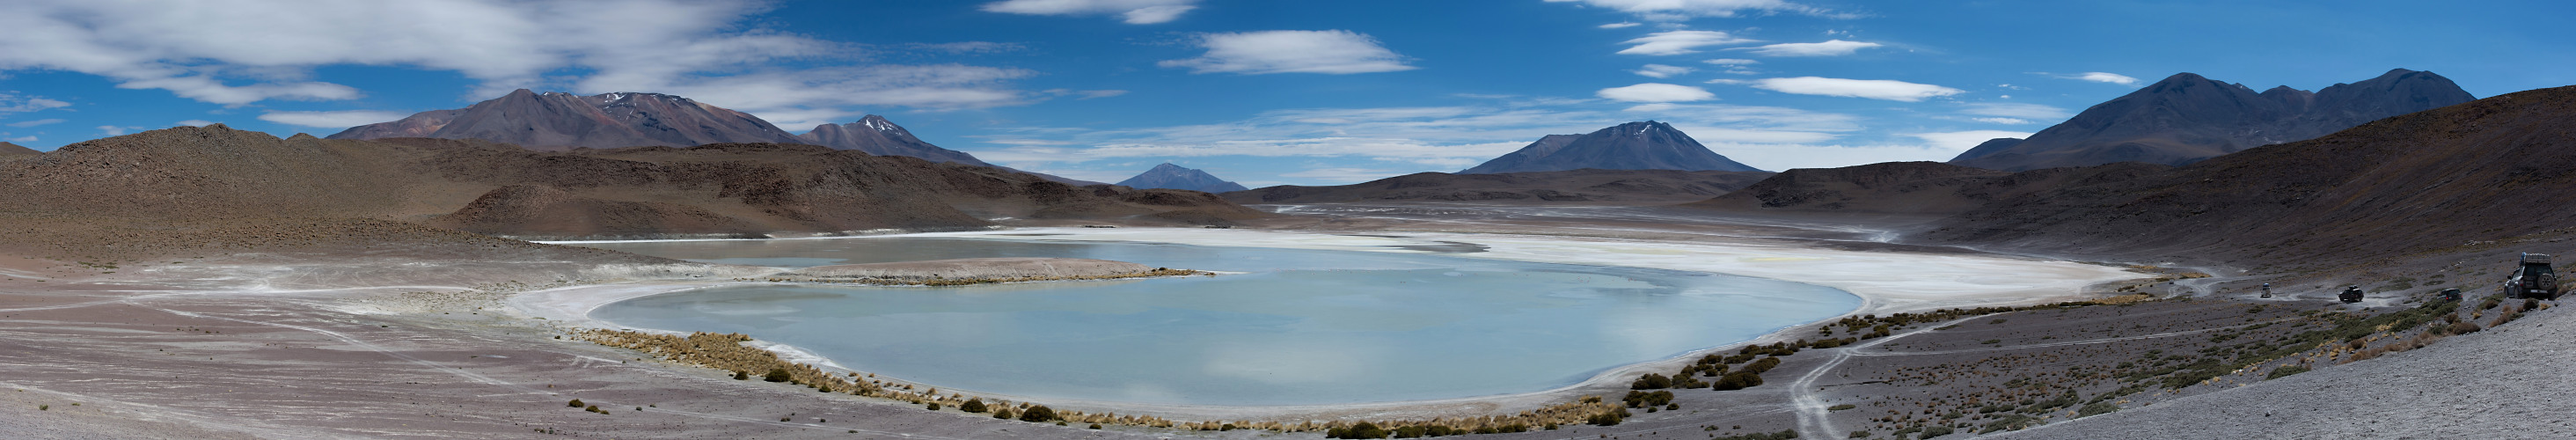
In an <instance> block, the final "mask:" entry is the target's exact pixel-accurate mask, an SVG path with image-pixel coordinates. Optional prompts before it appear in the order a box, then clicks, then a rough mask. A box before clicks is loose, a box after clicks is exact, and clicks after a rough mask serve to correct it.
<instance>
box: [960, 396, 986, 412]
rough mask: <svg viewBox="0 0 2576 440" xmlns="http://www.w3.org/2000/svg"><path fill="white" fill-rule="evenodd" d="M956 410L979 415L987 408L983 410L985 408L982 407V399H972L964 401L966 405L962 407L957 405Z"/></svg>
mask: <svg viewBox="0 0 2576 440" xmlns="http://www.w3.org/2000/svg"><path fill="white" fill-rule="evenodd" d="M957 409H958V410H959V411H965V412H970V413H981V412H984V410H986V409H988V408H985V407H984V399H982V398H974V399H966V404H964V405H957Z"/></svg>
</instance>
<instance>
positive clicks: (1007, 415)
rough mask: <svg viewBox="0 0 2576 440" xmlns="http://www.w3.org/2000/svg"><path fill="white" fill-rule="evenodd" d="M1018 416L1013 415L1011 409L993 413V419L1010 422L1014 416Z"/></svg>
mask: <svg viewBox="0 0 2576 440" xmlns="http://www.w3.org/2000/svg"><path fill="white" fill-rule="evenodd" d="M1016 415H1017V414H1011V409H1010V408H1002V409H1000V410H996V411H993V418H996V419H1002V420H1010V419H1011V417H1012V416H1016Z"/></svg>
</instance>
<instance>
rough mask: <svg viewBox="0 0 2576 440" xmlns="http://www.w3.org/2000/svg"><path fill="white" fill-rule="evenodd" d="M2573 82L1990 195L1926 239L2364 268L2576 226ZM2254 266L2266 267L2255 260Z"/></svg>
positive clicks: (2575, 96)
mask: <svg viewBox="0 0 2576 440" xmlns="http://www.w3.org/2000/svg"><path fill="white" fill-rule="evenodd" d="M2571 145H2576V86H2571V87H2559V88H2551V89H2541V90H2532V91H2525V92H2518V93H2513V94H2508V95H2503V96H2497V97H2492V98H2487V99H2482V100H2477V101H2474V102H2470V103H2467V104H2462V105H2455V106H2450V107H2444V108H2440V109H2434V110H2429V111H2424V112H2418V113H2413V114H2408V115H2404V116H2399V117H2394V118H2388V119H2383V120H2379V121H2376V122H2371V123H2368V124H2362V125H2361V126H2358V127H2353V128H2352V129H2349V130H2344V131H2342V132H2338V133H2335V134H2332V135H2328V136H2325V137H2320V138H2316V139H2311V140H2306V141H2299V142H2291V143H2285V144H2279V145H2272V146H2266V147H2260V148H2254V149H2249V150H2245V151H2242V152H2238V153H2233V154H2228V155H2225V156H2219V157H2217V158H2212V159H2210V160H2206V161H2201V162H2199V163H2194V164H2192V165H2190V166H2185V167H2182V168H2177V169H2173V170H2170V171H2166V172H2161V173H2155V174H2150V175H2145V176H2140V177H2138V178H2134V179H2127V180H2118V181H2105V182H2093V183H2089V184H2082V183H2079V184H2071V185H2066V186H2062V187H2057V188H2051V189H2047V190H2044V191H2035V192H2031V193H2028V194H2023V195H2018V196H2012V197H2006V198H1999V199H1997V200H1995V201H1994V202H1992V203H1988V204H1985V205H1984V206H1981V207H1979V208H1977V209H1973V210H1970V211H1967V212H1965V213H1962V214H1960V215H1958V216H1955V217H1953V218H1950V219H1947V220H1944V221H1943V222H1942V223H1941V224H1940V227H1939V228H1937V229H1934V230H1932V231H1930V232H1928V233H1927V234H1925V237H1926V238H1928V239H1931V240H1936V241H1943V242H1954V243H1981V244H1983V245H1987V246H2002V247H2020V248H2033V249H2049V250H2059V251H2072V252H2098V253H2130V254H2138V253H2149V254H2153V255H2190V256H2204V257H2212V258H2218V259H2247V258H2259V260H2258V261H2253V262H2246V263H2245V265H2248V266H2260V265H2265V264H2281V265H2296V264H2301V263H2305V262H2304V261H2301V260H2300V259H2302V258H2319V257H2325V258H2335V259H2368V258H2379V257H2394V256H2399V255H2404V254H2407V253H2410V252H2416V251H2421V250H2427V249H2436V248H2444V247H2450V246H2458V245H2460V244H2461V243H2466V242H2476V241H2479V240H2496V239H2502V238H2508V237H2514V236H2520V235H2525V234H2532V233H2538V232H2543V231H2551V230H2556V229H2560V228H2568V227H2571V226H2576V205H2570V204H2567V203H2562V202H2563V200H2564V199H2565V194H2570V193H2576V149H2571V148H2568V147H2569V146H2571ZM2254 263H2263V264H2254Z"/></svg>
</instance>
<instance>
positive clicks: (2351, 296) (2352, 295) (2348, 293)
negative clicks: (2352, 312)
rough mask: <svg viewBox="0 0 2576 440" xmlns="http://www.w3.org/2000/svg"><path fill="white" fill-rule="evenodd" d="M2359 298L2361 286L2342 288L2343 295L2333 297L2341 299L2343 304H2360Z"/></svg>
mask: <svg viewBox="0 0 2576 440" xmlns="http://www.w3.org/2000/svg"><path fill="white" fill-rule="evenodd" d="M2361 297H2362V294H2361V286H2350V287H2345V288H2343V294H2339V295H2335V298H2336V299H2341V300H2343V302H2348V303H2357V302H2361Z"/></svg>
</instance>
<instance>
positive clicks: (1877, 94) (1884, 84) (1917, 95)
mask: <svg viewBox="0 0 2576 440" xmlns="http://www.w3.org/2000/svg"><path fill="white" fill-rule="evenodd" d="M1753 88H1757V89H1763V90H1770V91H1774V92H1780V93H1794V94H1800V95H1821V96H1841V97H1850V98H1869V99H1884V100H1889V101H1904V102H1919V101H1922V100H1924V99H1926V98H1936V97H1942V96H1950V95H1956V94H1959V93H1962V92H1963V91H1962V90H1959V89H1953V88H1949V87H1942V86H1936V85H1931V84H1916V83H1910V82H1904V81H1894V80H1883V79H1843V78H1823V77H1814V76H1801V77H1796V78H1765V79H1758V80H1753Z"/></svg>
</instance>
